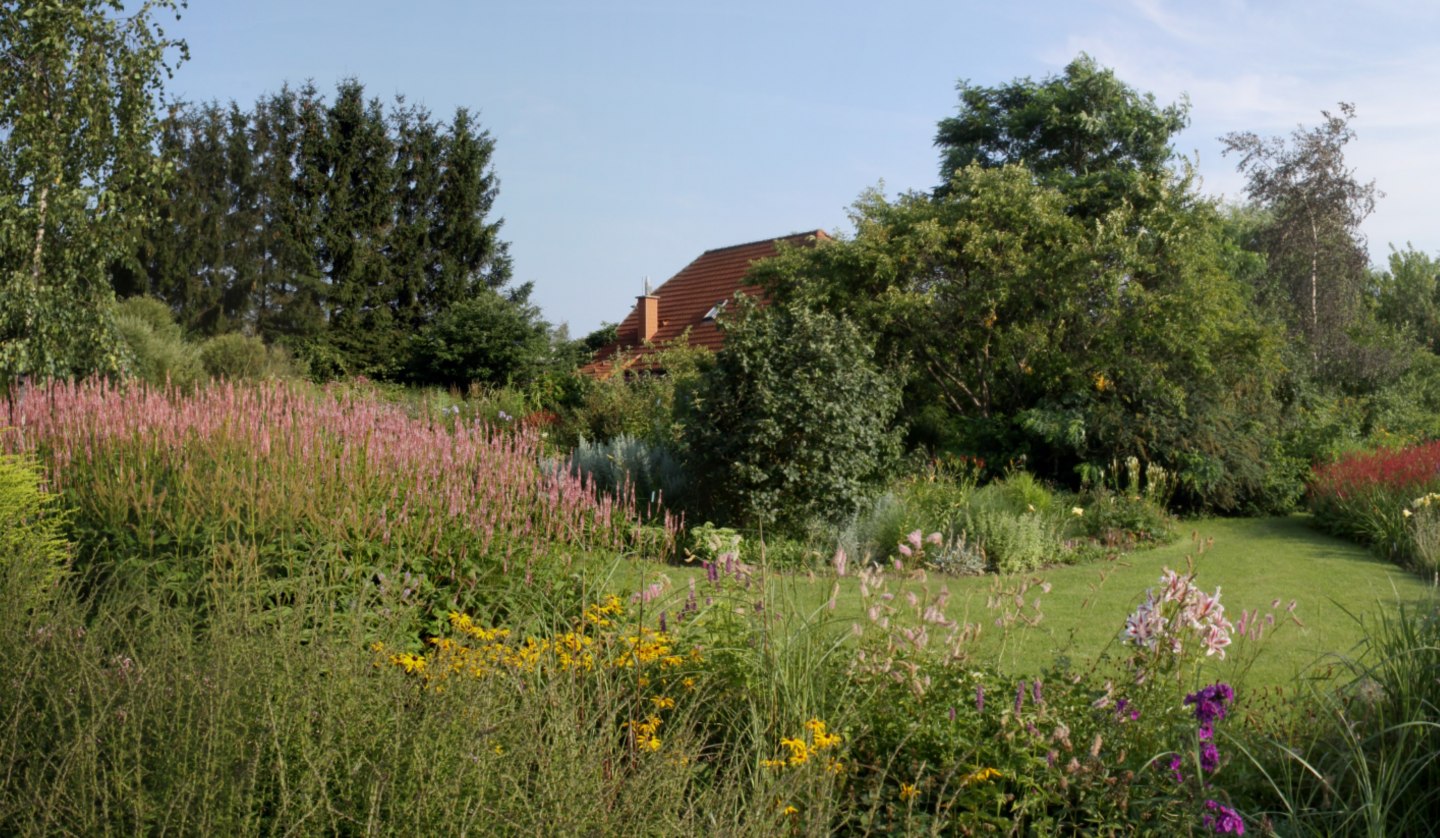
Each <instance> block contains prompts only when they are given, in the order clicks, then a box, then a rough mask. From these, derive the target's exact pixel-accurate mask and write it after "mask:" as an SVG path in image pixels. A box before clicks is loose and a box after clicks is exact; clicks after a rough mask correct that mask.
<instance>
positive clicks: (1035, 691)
mask: <svg viewBox="0 0 1440 838" xmlns="http://www.w3.org/2000/svg"><path fill="white" fill-rule="evenodd" d="M1030 695H1031V698H1033V699H1035V705H1036V706H1037V707H1039V706H1041V705H1043V704H1044V703H1045V698H1044V697H1043V696H1042V695H1041V694H1040V681H1039V679H1036V681H1035V683H1034V684H1033V685H1032V688H1031V693H1030Z"/></svg>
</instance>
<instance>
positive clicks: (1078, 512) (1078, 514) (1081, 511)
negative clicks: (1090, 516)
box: [1070, 506, 1085, 518]
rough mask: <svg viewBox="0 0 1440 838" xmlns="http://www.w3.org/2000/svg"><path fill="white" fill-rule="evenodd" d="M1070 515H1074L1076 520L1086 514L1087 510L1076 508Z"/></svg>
mask: <svg viewBox="0 0 1440 838" xmlns="http://www.w3.org/2000/svg"><path fill="white" fill-rule="evenodd" d="M1070 514H1071V515H1074V516H1075V517H1076V518H1079V517H1082V516H1083V515H1084V514H1085V509H1084V507H1080V506H1076V507H1074V508H1072V509H1071V510H1070Z"/></svg>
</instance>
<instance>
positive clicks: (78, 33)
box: [0, 0, 185, 381]
mask: <svg viewBox="0 0 1440 838" xmlns="http://www.w3.org/2000/svg"><path fill="white" fill-rule="evenodd" d="M176 8H177V4H176V3H175V2H172V0H147V2H144V3H141V4H139V6H138V8H134V10H133V11H130V12H127V10H126V8H125V4H124V3H123V2H121V0H18V2H17V0H5V1H4V2H3V3H0V381H6V380H10V379H14V378H16V377H19V376H55V375H72V374H80V373H86V372H92V371H97V370H98V371H117V370H119V369H121V368H122V367H123V365H124V361H125V359H124V357H123V353H122V350H121V348H120V347H121V344H120V342H119V340H118V337H117V336H116V334H115V330H114V324H113V312H112V308H113V306H112V305H111V303H113V300H114V297H113V294H112V293H111V291H110V285H109V283H108V282H107V278H106V268H107V267H108V266H109V265H110V264H111V263H112V262H114V261H116V260H118V259H121V258H122V257H124V256H125V255H126V254H127V252H128V251H129V249H130V247H131V245H132V243H133V242H134V239H135V236H136V234H137V232H138V231H139V229H141V228H142V227H144V226H145V224H146V223H147V220H148V219H149V218H150V216H151V214H152V212H153V211H154V207H155V205H156V192H157V189H158V187H159V185H160V183H161V180H162V175H163V172H164V167H163V165H162V164H161V162H160V161H159V160H157V159H156V158H155V156H154V155H153V154H152V141H153V139H154V135H155V110H156V105H157V104H158V102H159V100H160V95H161V82H162V78H163V77H165V76H166V75H167V74H168V72H169V70H170V68H171V66H172V64H171V62H173V61H177V60H181V59H183V57H184V55H185V47H184V44H183V43H182V42H179V41H175V40H173V39H169V38H167V37H166V36H165V33H164V31H163V29H161V27H160V26H159V25H158V24H156V22H155V16H156V15H157V14H158V13H161V12H165V11H175V10H176Z"/></svg>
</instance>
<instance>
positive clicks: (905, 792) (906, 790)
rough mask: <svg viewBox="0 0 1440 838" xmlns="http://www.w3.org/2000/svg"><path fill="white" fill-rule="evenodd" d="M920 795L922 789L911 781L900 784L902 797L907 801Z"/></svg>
mask: <svg viewBox="0 0 1440 838" xmlns="http://www.w3.org/2000/svg"><path fill="white" fill-rule="evenodd" d="M919 796H920V790H919V789H917V788H915V786H914V785H912V784H910V783H901V784H900V799H901V800H905V801H910V800H914V799H915V798H916V797H919Z"/></svg>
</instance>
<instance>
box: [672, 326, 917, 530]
mask: <svg viewBox="0 0 1440 838" xmlns="http://www.w3.org/2000/svg"><path fill="white" fill-rule="evenodd" d="M739 308H741V309H742V311H741V313H740V316H739V319H738V320H737V321H734V322H733V323H729V324H727V325H726V326H725V331H726V338H725V348H724V349H723V350H722V351H721V352H720V353H719V355H718V356H717V358H716V363H715V367H714V368H712V369H711V370H710V371H709V372H707V373H706V374H705V375H704V376H703V377H702V378H701V379H700V380H699V381H698V382H697V384H696V386H695V388H694V389H693V390H690V391H688V392H687V398H686V399H685V400H684V404H683V410H682V417H683V422H684V437H685V439H684V445H685V451H686V464H687V469H688V470H689V472H690V473H691V474H694V475H704V476H705V479H704V480H703V481H701V482H698V483H697V484H695V485H694V488H695V490H696V492H695V496H696V497H697V500H698V502H699V504H700V506H701V508H702V509H707V510H713V511H714V513H715V514H716V515H718V516H720V517H722V518H724V519H725V520H726V521H727V522H730V523H743V524H747V525H759V526H763V527H764V528H765V530H766V532H775V533H779V534H791V535H796V534H800V533H801V532H803V530H804V529H805V527H806V526H807V525H809V523H810V522H812V521H815V520H822V521H831V522H835V521H843V520H845V519H846V518H848V517H849V516H851V515H853V514H854V513H855V512H856V511H857V510H858V509H859V508H860V507H861V505H862V504H863V503H864V501H865V500H866V499H867V498H868V497H870V496H871V495H872V494H874V492H875V491H876V490H877V489H878V488H879V485H880V483H881V481H882V480H883V479H884V477H885V476H886V473H887V472H888V470H889V468H890V466H891V464H892V462H893V461H894V459H895V455H896V454H897V452H898V446H899V437H898V435H897V433H896V431H895V430H894V429H893V427H892V420H893V419H894V416H895V413H896V410H897V409H898V407H899V403H900V402H899V396H900V394H899V388H898V387H896V386H895V384H894V382H892V381H891V380H890V379H889V378H887V377H886V375H885V374H883V373H882V372H881V371H880V370H879V368H878V367H876V365H875V364H874V361H873V352H872V350H871V349H870V347H869V346H868V345H867V344H866V343H865V341H864V339H863V338H862V336H861V334H860V332H859V330H858V329H857V328H856V327H855V326H854V325H853V324H851V323H849V322H848V321H846V320H843V319H841V318H839V317H836V316H834V315H830V314H826V313H823V312H818V313H817V312H811V311H807V310H805V309H803V308H800V307H793V308H783V307H775V306H772V307H769V308H764V309H755V308H751V307H747V306H739Z"/></svg>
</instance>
